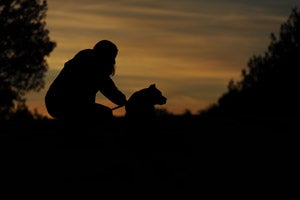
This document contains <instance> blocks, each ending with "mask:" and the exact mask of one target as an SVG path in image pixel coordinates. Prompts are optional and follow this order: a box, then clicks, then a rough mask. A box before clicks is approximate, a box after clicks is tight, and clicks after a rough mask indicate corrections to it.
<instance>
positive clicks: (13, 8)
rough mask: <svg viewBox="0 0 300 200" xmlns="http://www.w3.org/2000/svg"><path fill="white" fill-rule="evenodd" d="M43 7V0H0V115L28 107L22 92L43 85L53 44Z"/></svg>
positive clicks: (35, 89) (36, 88)
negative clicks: (47, 58)
mask: <svg viewBox="0 0 300 200" xmlns="http://www.w3.org/2000/svg"><path fill="white" fill-rule="evenodd" d="M46 11H47V2H46V0H44V1H42V0H1V1H0V52H1V54H0V119H7V118H10V117H11V116H12V115H13V114H14V113H17V112H19V111H20V110H21V111H22V110H23V111H24V110H25V111H26V110H28V109H27V106H26V98H25V94H26V93H27V92H29V91H37V92H38V91H39V90H40V89H42V88H43V87H44V75H45V72H46V71H47V69H48V65H47V62H46V60H45V56H48V55H49V54H50V52H51V51H52V50H53V49H54V48H55V45H56V44H55V42H53V41H50V38H49V31H48V30H47V29H46V28H45V26H46V22H45V18H46Z"/></svg>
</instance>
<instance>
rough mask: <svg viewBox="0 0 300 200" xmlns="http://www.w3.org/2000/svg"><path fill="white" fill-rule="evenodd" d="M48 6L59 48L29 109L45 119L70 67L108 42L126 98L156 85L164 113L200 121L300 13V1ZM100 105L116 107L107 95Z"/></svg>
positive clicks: (120, 1) (92, 1)
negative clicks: (48, 101)
mask: <svg viewBox="0 0 300 200" xmlns="http://www.w3.org/2000/svg"><path fill="white" fill-rule="evenodd" d="M47 2H48V11H47V18H46V22H47V26H46V28H47V29H48V30H49V31H50V38H51V40H52V41H54V42H56V43H57V46H56V48H55V49H54V50H53V51H52V52H51V54H50V56H49V57H48V58H47V61H48V64H49V70H48V72H47V74H46V79H45V81H46V85H45V88H44V89H43V90H42V91H41V92H38V93H36V92H35V93H30V94H29V95H28V98H27V103H28V105H29V106H30V108H32V109H33V108H37V110H38V112H40V113H42V114H45V115H47V111H46V108H45V105H44V96H45V92H46V91H47V89H48V87H49V85H50V84H51V83H52V81H53V80H54V78H55V77H56V76H57V74H58V73H59V71H60V70H61V69H62V67H63V65H64V63H65V62H66V61H68V60H69V59H71V58H72V57H73V56H74V55H75V54H76V53H77V52H78V51H80V50H82V49H86V48H92V47H93V45H94V44H95V43H96V42H98V41H99V40H102V39H108V40H111V41H113V42H114V43H115V44H116V45H117V46H118V48H119V54H118V56H117V59H116V62H117V64H116V67H117V68H116V75H115V76H114V77H113V80H114V81H115V83H116V85H117V86H118V88H119V89H120V90H121V91H123V92H124V94H125V95H126V96H127V98H129V97H130V95H131V94H132V93H133V92H134V91H137V90H140V89H142V88H145V87H148V86H149V85H150V84H152V83H155V84H156V86H157V87H158V88H159V89H160V90H161V91H162V93H163V94H164V95H165V96H166V97H167V98H168V101H167V104H166V105H163V106H158V108H165V109H167V110H168V111H169V112H171V113H174V114H180V113H183V112H184V111H185V110H186V109H188V110H190V111H191V112H193V113H198V111H200V110H202V109H204V108H207V106H209V105H210V104H212V103H215V102H216V101H217V100H218V98H219V97H220V96H221V95H222V94H223V93H224V92H225V91H227V84H228V82H229V80H230V79H235V80H239V79H240V74H241V70H242V69H243V68H245V67H246V66H247V62H248V60H249V58H250V57H251V56H252V55H254V54H256V55H259V54H263V53H264V52H265V51H266V50H267V46H268V44H269V42H270V40H269V35H270V33H271V32H273V33H275V34H276V35H277V34H278V32H279V27H280V25H281V24H282V23H283V22H285V21H286V20H287V18H288V16H289V14H290V13H291V10H292V8H293V7H295V6H298V8H299V6H300V5H299V4H300V3H299V0H63V1H62V0H48V1H47ZM78 95H80V94H78ZM97 102H100V103H103V104H104V105H107V106H109V107H114V106H115V105H114V104H113V103H110V102H108V101H107V100H106V98H105V97H104V96H102V95H101V94H100V93H99V95H98V96H97ZM114 114H115V115H123V114H124V109H122V108H121V109H117V110H115V111H114Z"/></svg>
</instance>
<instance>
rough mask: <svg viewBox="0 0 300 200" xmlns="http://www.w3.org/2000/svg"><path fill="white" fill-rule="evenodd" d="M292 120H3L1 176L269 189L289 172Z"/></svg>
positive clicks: (22, 179)
mask: <svg viewBox="0 0 300 200" xmlns="http://www.w3.org/2000/svg"><path fill="white" fill-rule="evenodd" d="M295 124H297V123H296V119H295V118H293V117H290V118H284V120H282V118H273V119H271V118H269V119H268V120H265V119H258V118H238V119H229V118H225V117H222V118H221V117H218V118H217V117H215V118H199V117H197V116H185V117H183V116H181V117H174V116H173V117H170V118H165V119H160V120H158V121H157V122H152V123H144V124H139V125H138V126H137V125H135V126H133V125H129V124H128V123H127V122H126V121H125V119H123V118H116V119H115V120H114V121H113V122H111V123H105V124H97V125H93V126H91V127H90V128H86V127H87V126H86V125H85V124H80V123H74V124H71V125H70V124H69V125H62V124H60V123H58V122H57V121H54V120H39V121H33V122H32V121H31V122H26V123H25V122H22V123H18V122H6V123H4V124H2V126H1V128H0V130H1V134H0V145H1V174H0V176H1V177H0V178H1V180H2V181H4V182H24V183H26V182H28V181H30V182H36V183H44V182H47V183H50V182H52V183H54V184H73V183H76V184H83V183H95V184H97V185H105V186H106V187H107V186H108V187H110V186H111V187H118V186H120V187H135V188H145V187H155V188H178V189H184V188H189V189H191V188H195V189H197V190H198V189H201V190H206V191H207V190H211V191H213V190H217V191H219V192H221V191H223V192H224V191H226V192H227V193H228V192H229V193H230V192H231V191H232V192H234V191H239V192H243V191H244V192H245V193H249V192H250V193H253V192H259V191H266V188H269V187H270V186H276V187H278V186H279V185H281V184H282V183H283V182H286V181H287V179H286V178H287V177H290V176H292V175H291V174H290V173H291V170H289V169H290V168H292V166H293V162H294V160H295V159H294V156H295V150H296V147H297V146H296V143H294V142H295V140H294V136H295V134H296V133H297V129H295V128H296V127H297V126H296V125H295ZM298 158H299V157H298ZM271 188H272V187H271ZM273 189H274V188H273Z"/></svg>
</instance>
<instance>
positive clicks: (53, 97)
mask: <svg viewBox="0 0 300 200" xmlns="http://www.w3.org/2000/svg"><path fill="white" fill-rule="evenodd" d="M117 53H118V48H117V46H116V45H115V44H114V43H112V42H111V41H108V40H101V41H99V42H98V43H96V45H95V46H94V47H93V49H85V50H82V51H80V52H78V53H77V54H76V55H75V56H74V57H73V58H72V59H71V60H69V61H67V62H66V63H65V64H64V68H63V69H62V70H61V72H60V73H59V75H58V76H57V77H56V79H55V80H54V82H53V83H52V84H51V86H50V88H49V90H48V91H47V94H46V96H45V103H46V108H47V111H48V113H49V114H50V115H51V116H52V117H54V118H56V119H59V120H68V121H73V120H85V121H98V120H102V119H104V120H109V119H112V117H113V114H112V110H111V109H110V108H109V107H107V106H104V105H101V104H98V103H96V102H95V100H96V93H97V92H98V91H100V92H101V93H102V94H103V95H104V96H106V97H107V98H108V99H109V100H110V101H112V102H113V103H115V104H117V105H125V103H126V97H125V95H124V94H123V93H122V92H121V91H120V90H119V89H118V88H117V87H116V85H115V84H114V82H113V80H112V79H111V76H113V75H114V73H115V58H116V56H117Z"/></svg>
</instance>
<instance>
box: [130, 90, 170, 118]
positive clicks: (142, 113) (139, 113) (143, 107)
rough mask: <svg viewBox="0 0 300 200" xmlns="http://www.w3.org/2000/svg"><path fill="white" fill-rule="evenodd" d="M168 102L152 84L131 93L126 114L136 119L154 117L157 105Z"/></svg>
mask: <svg viewBox="0 0 300 200" xmlns="http://www.w3.org/2000/svg"><path fill="white" fill-rule="evenodd" d="M166 102H167V98H166V97H164V96H163V95H162V93H161V91H160V90H158V89H157V88H156V86H155V84H152V85H150V86H149V87H148V88H144V89H141V90H139V91H137V92H135V93H133V95H131V97H130V98H129V99H128V101H127V104H126V106H125V110H126V115H125V116H126V117H127V118H129V119H135V120H144V119H154V118H155V105H163V104H165V103H166Z"/></svg>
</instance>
